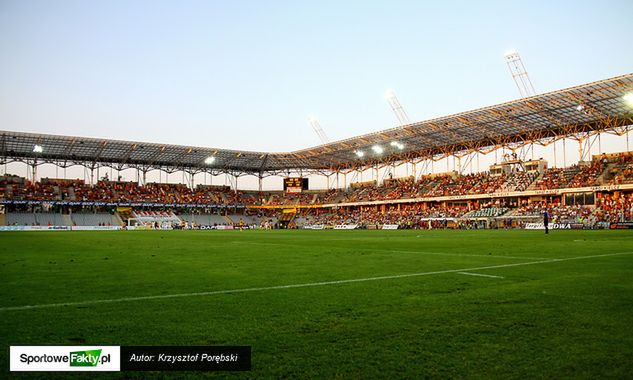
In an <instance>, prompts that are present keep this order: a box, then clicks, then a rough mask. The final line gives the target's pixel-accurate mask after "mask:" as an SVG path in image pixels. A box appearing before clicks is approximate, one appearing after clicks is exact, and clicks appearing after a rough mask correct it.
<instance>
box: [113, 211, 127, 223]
mask: <svg viewBox="0 0 633 380" xmlns="http://www.w3.org/2000/svg"><path fill="white" fill-rule="evenodd" d="M112 216H113V219H114V220H115V221H116V222H117V223H118V225H119V226H122V225H124V224H126V223H124V222H123V219H121V215H119V213H118V212H115V213H114V215H112Z"/></svg>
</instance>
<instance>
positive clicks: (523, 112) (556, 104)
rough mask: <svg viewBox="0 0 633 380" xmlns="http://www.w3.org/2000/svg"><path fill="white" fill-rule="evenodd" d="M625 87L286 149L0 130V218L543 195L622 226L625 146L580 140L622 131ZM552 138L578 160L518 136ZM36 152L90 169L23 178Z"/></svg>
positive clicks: (632, 157)
mask: <svg viewBox="0 0 633 380" xmlns="http://www.w3.org/2000/svg"><path fill="white" fill-rule="evenodd" d="M632 92H633V74H627V75H623V76H619V77H615V78H611V79H606V80H603V81H599V82H594V83H590V84H586V85H582V86H577V87H573V88H569V89H564V90H560V91H555V92H551V93H547V94H542V95H537V96H533V97H530V98H525V99H521V100H517V101H514V102H509V103H504V104H500V105H497V106H493V107H487V108H483V109H478V110H473V111H469V112H464V113H460V114H456V115H451V116H446V117H442V118H438V119H433V120H429V121H424V122H419V123H413V124H409V125H404V126H401V127H398V128H392V129H388V130H384V131H381V132H377V133H372V134H368V135H363V136H358V137H355V138H351V139H346V140H342V141H337V142H333V143H329V144H324V145H320V146H317V147H314V148H309V149H303V150H299V151H295V152H287V153H270V152H249V151H239V150H227V149H215V148H204V147H190V146H175V145H168V144H160V143H142V142H130V141H118V140H107V139H96V138H82V137H73V136H56V135H42V134H34V133H21V132H11V131H0V164H8V163H15V162H19V163H23V164H25V165H27V166H28V167H29V168H30V170H32V172H33V173H34V174H33V176H32V178H31V180H29V179H27V178H23V177H19V176H15V175H9V174H5V176H3V177H1V178H0V204H1V205H2V206H1V209H2V210H1V211H2V213H0V214H2V218H1V219H0V225H8V226H33V227H38V226H39V227H42V226H51V227H54V226H66V227H74V226H91V225H92V226H99V227H109V226H122V225H125V226H130V227H135V226H138V225H142V226H151V227H152V228H163V227H164V228H173V227H175V226H178V227H180V226H185V227H187V228H189V227H191V226H215V227H217V226H227V227H228V226H263V225H266V226H267V227H269V226H282V227H288V226H289V227H294V226H313V227H315V226H316V227H317V228H319V227H326V226H356V227H359V226H360V227H363V228H382V226H385V225H389V226H396V225H397V226H399V227H400V228H438V227H441V228H491V227H492V228H499V227H525V226H526V225H530V224H532V223H535V222H537V221H538V219H539V218H540V215H541V214H542V212H543V211H544V210H545V209H547V210H550V212H551V213H553V215H554V219H555V220H556V221H559V222H561V223H566V224H568V225H570V226H571V225H574V226H576V227H578V228H583V227H586V228H588V227H592V228H593V227H606V226H611V224H612V223H616V224H617V223H619V224H621V225H622V226H625V225H626V223H627V222H631V221H632V219H631V214H632V211H633V210H631V208H632V207H633V154H632V153H631V152H629V151H624V152H619V153H611V154H599V155H594V156H591V150H590V147H591V145H592V143H593V141H595V139H597V138H599V136H600V134H603V133H608V134H614V135H618V136H623V137H626V138H627V141H628V133H629V131H630V129H631V128H632V126H633V106H632V105H631V104H629V102H627V99H629V98H630V94H631V93H632ZM559 139H572V140H575V141H577V143H578V148H579V156H580V161H579V162H578V163H576V164H574V165H572V166H569V167H566V168H552V167H549V165H548V163H547V162H546V161H545V160H543V159H538V160H535V159H528V158H527V157H526V155H524V154H522V152H523V151H524V149H523V148H525V147H527V146H531V145H535V144H538V145H541V146H547V145H549V144H552V143H553V142H555V141H557V140H559ZM497 149H505V150H507V151H509V152H512V154H507V155H505V156H504V157H503V158H502V160H501V161H500V162H498V163H495V165H492V166H491V167H490V168H489V170H488V171H485V172H480V173H472V174H468V175H464V174H462V173H460V171H447V172H445V173H439V174H425V173H424V170H416V169H418V168H419V167H420V166H422V167H424V165H425V163H428V162H433V161H437V160H439V159H443V158H447V157H457V158H459V159H460V160H461V159H462V158H463V159H464V160H468V159H470V160H472V157H473V156H474V155H477V154H487V153H490V152H493V151H496V150H497ZM43 164H53V165H56V166H58V167H62V168H66V167H70V166H73V165H81V166H83V167H85V168H87V169H88V170H90V172H91V174H92V175H91V176H90V180H89V181H85V180H72V179H66V178H55V179H50V178H43V179H39V180H35V179H36V175H35V170H36V168H37V167H38V166H40V165H43ZM402 164H407V165H411V166H412V167H413V173H412V175H411V176H406V177H403V178H386V179H384V181H382V180H373V181H368V182H358V183H354V184H351V186H349V187H347V186H343V187H339V186H334V188H332V189H329V190H323V191H316V190H309V189H308V190H305V191H302V192H298V193H291V192H286V191H262V188H261V181H262V179H263V178H265V177H267V176H291V175H295V176H304V175H315V174H318V175H323V176H326V177H327V178H330V177H332V176H336V178H338V177H339V176H341V175H343V176H347V175H348V174H351V173H355V172H359V171H362V170H368V169H372V170H375V171H376V174H378V171H380V170H386V169H388V168H390V167H394V166H396V165H402ZM107 168H109V169H110V170H111V171H112V170H116V171H117V172H120V171H122V170H126V169H135V170H137V171H138V173H139V179H140V181H133V182H125V181H121V180H119V178H108V177H107V174H106V175H105V176H103V177H102V176H101V174H103V170H104V169H106V173H107ZM100 169H101V170H102V171H101V172H100ZM155 170H158V171H159V172H165V173H175V172H183V173H187V174H188V175H189V179H190V181H189V184H173V183H147V181H146V174H147V173H148V172H151V171H155ZM203 173H204V174H209V175H212V176H213V175H219V174H226V175H231V176H234V178H236V179H237V178H239V177H241V176H245V175H250V176H255V177H257V178H258V179H259V183H260V188H259V191H243V190H240V189H239V188H238V187H239V186H237V180H236V185H235V186H234V187H233V188H231V187H227V186H211V185H198V186H195V187H194V178H195V176H196V175H198V174H203ZM376 178H379V176H378V175H376ZM328 183H329V182H328ZM345 183H347V182H345Z"/></svg>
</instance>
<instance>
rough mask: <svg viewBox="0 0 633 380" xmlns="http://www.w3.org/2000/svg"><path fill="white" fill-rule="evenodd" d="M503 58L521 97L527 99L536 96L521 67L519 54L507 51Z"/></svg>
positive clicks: (525, 72) (524, 70) (525, 71)
mask: <svg viewBox="0 0 633 380" xmlns="http://www.w3.org/2000/svg"><path fill="white" fill-rule="evenodd" d="M503 58H504V59H505V61H506V64H507V65H508V68H509V69H510V74H512V79H514V83H515V84H516V85H517V88H518V89H519V93H520V94H521V97H522V98H527V97H530V96H533V95H536V91H534V86H532V81H531V80H530V77H529V76H528V73H527V70H526V69H525V66H524V65H523V61H522V60H521V56H520V55H519V52H518V51H516V50H514V49H512V50H508V51H507V52H505V54H504V55H503Z"/></svg>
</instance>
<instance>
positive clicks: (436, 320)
mask: <svg viewBox="0 0 633 380" xmlns="http://www.w3.org/2000/svg"><path fill="white" fill-rule="evenodd" d="M0 243H1V244H0V281H1V284H2V285H1V287H0V340H1V343H2V350H0V362H1V363H2V366H3V368H2V371H3V372H4V373H5V375H6V374H8V372H7V371H8V369H9V364H8V347H9V346H10V345H49V344H50V345H117V346H118V345H174V346H176V345H185V346H187V345H245V346H251V347H252V370H251V371H250V372H243V373H239V372H236V373H231V372H222V373H212V372H208V373H200V372H178V373H162V374H161V376H163V377H174V378H182V377H192V378H195V377H202V376H208V377H231V378H234V377H247V378H344V379H348V378H369V379H373V378H422V377H432V378H446V377H469V378H471V377H475V378H491V377H492V378H526V377H527V378H534V377H544V378H561V377H564V378H565V377H573V378H629V377H631V374H632V373H633V360H631V358H633V334H631V331H632V330H631V326H633V233H631V232H628V231H552V232H551V233H550V234H549V235H545V234H544V233H543V232H542V231H524V230H508V231H505V230H498V231H401V230H398V231H333V230H330V231H164V232H160V231H113V232H3V233H1V234H0ZM51 375H52V374H51V373H45V374H37V373H32V374H30V375H27V376H26V377H29V378H30V377H41V378H50V377H52V376H51ZM147 375H148V373H143V372H125V373H109V374H100V375H99V376H98V377H103V378H110V377H112V378H130V377H131V378H136V377H138V378H141V377H144V376H147ZM59 376H60V377H61V376H68V374H60V375H59ZM0 377H4V376H0ZM80 377H84V378H90V377H94V374H90V373H86V374H84V375H81V376H80Z"/></svg>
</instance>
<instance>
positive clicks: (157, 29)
mask: <svg viewBox="0 0 633 380" xmlns="http://www.w3.org/2000/svg"><path fill="white" fill-rule="evenodd" d="M632 14H633V1H630V0H607V1H508V0H505V1H435V2H428V1H426V2H424V1H311V2H308V1H190V0H185V1H157V0H137V1H128V0H109V1H89V0H77V1H71V0H55V1H52V0H50V1H42V0H0V123H1V125H0V129H4V130H12V131H25V132H41V133H56V134H63V135H78V136H87V137H104V138H116V139H125V140H137V141H149V142H156V143H172V144H183V145H197V146H206V147H217V148H231V149H247V150H263V151H289V150H295V149H300V148H306V147H309V146H314V145H318V144H319V143H320V141H319V139H318V137H317V135H316V134H315V133H314V131H313V130H312V128H311V127H310V125H309V123H308V116H309V115H313V116H315V117H317V118H318V120H319V121H320V123H321V125H322V127H323V129H324V130H325V132H326V133H327V134H328V135H329V137H330V138H331V139H333V140H336V139H342V138H347V137H352V136H356V135H360V134H365V133H369V132H374V131H378V130H381V129H386V128H390V127H394V126H396V125H397V120H396V117H395V116H394V114H393V113H392V111H391V109H390V108H389V106H388V104H387V103H386V101H385V98H384V94H385V92H386V90H388V89H392V90H394V91H395V92H396V94H397V96H398V98H399V99H400V102H401V103H402V104H403V106H404V108H405V109H406V111H407V113H408V114H409V117H410V119H411V120H412V121H421V120H426V119H430V118H433V117H438V116H446V115H449V114H452V113H456V112H461V111H467V110H470V109H474V108H478V107H483V106H489V105H494V104H498V103H502V102H505V101H509V100H513V99H516V98H518V97H519V92H518V90H517V88H516V87H515V84H514V82H513V80H512V78H511V76H510V74H509V72H508V68H507V67H506V65H505V62H504V60H503V53H504V52H505V51H507V50H508V49H511V48H515V49H517V50H518V51H519V52H520V54H521V56H522V58H523V61H524V63H525V65H526V67H527V70H528V71H529V74H530V77H531V79H532V82H533V83H534V86H535V88H536V91H537V92H539V93H542V92H548V91H552V90H558V89H561V88H565V87H570V86H574V85H579V84H584V83H588V82H591V81H596V80H601V79H605V78H609V77H613V76H617V75H622V74H626V73H630V72H632V71H633V49H632V47H633V44H632V42H631V41H632V40H631V38H632V36H631V15H632ZM623 141H624V140H623V139H622V138H620V139H615V138H612V137H608V136H605V138H603V140H601V145H600V148H596V150H595V152H599V151H622V150H624V149H625V147H626V145H625V144H624V143H623ZM557 146H558V155H557V156H556V158H555V157H554V155H553V151H552V149H549V148H548V149H545V150H542V151H537V152H536V153H535V155H536V157H539V156H542V157H545V158H546V159H548V160H549V162H550V165H559V166H561V165H569V164H571V163H573V162H575V161H577V160H578V155H577V154H576V152H577V148H575V147H573V146H571V145H570V144H568V145H567V146H566V148H565V150H566V155H563V154H562V153H561V152H562V147H563V144H562V142H559V143H557ZM574 154H575V157H574ZM492 162H494V157H493V155H488V156H487V157H482V161H481V167H480V168H479V170H486V169H487V165H489V164H491V163H492ZM449 166H450V163H449V165H448V166H447V165H446V164H445V163H436V164H435V166H434V168H433V171H434V172H438V171H447V170H449ZM24 169H25V168H19V167H16V166H15V165H14V166H13V167H4V168H2V172H13V173H21V174H22V175H24V173H23V170H24ZM410 169H411V168H407V167H404V168H399V172H398V173H397V175H398V176H400V175H410V174H411V172H410ZM450 169H451V170H452V167H450ZM53 170H54V169H53V168H52V167H48V168H45V167H44V168H43V169H42V171H41V172H40V173H39V175H41V176H44V175H46V176H61V174H60V173H59V172H58V171H55V172H53ZM473 170H477V169H473ZM154 174H155V175H154V177H156V178H152V179H151V180H153V181H165V178H164V177H158V176H157V175H156V173H154ZM82 175H83V176H84V177H85V176H86V173H85V172H82V170H81V169H80V168H75V169H74V172H73V173H70V174H69V176H70V177H80V176H82ZM134 175H135V174H134V173H132V174H129V173H128V174H125V178H126V179H133V178H134ZM367 176H368V174H367V173H365V177H364V179H365V180H367V179H369V178H367ZM358 179H359V178H356V180H358ZM173 180H174V179H173V178H170V179H169V181H173ZM175 180H176V181H180V180H182V178H180V179H178V178H176V179H175ZM197 181H200V179H197ZM217 181H218V179H215V182H214V183H217ZM222 181H228V180H227V179H226V178H220V182H222ZM321 182H323V181H321ZM315 184H316V183H315ZM246 186H248V187H251V188H256V186H257V185H256V182H254V181H253V180H250V181H247V182H246ZM280 186H281V181H280V180H278V179H269V180H267V183H266V184H265V187H267V188H280ZM311 186H313V182H311ZM315 186H317V187H319V186H320V187H325V183H324V182H323V183H321V184H320V185H315Z"/></svg>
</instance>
